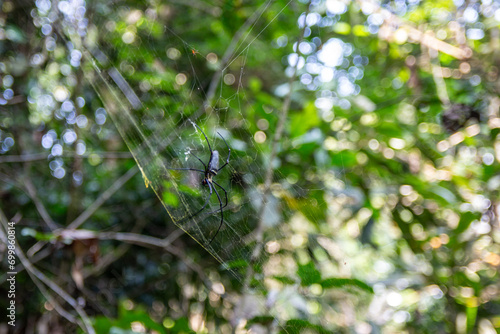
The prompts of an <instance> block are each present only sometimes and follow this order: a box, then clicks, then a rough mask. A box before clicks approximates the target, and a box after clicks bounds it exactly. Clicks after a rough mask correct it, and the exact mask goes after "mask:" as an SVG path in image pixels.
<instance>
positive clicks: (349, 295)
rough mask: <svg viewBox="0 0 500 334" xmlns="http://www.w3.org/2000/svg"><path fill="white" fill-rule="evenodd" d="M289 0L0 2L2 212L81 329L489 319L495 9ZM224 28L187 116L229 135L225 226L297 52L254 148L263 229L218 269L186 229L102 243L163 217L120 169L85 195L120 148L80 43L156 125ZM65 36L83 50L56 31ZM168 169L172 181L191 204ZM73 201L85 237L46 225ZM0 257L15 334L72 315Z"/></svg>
mask: <svg viewBox="0 0 500 334" xmlns="http://www.w3.org/2000/svg"><path fill="white" fill-rule="evenodd" d="M307 6H309V4H306V3H304V2H300V1H299V2H296V1H291V2H288V1H282V0H277V1H274V2H270V3H256V2H251V1H218V2H205V1H198V0H193V1H186V2H182V1H173V2H162V1H159V2H158V1H157V2H146V1H114V2H106V1H100V0H93V1H88V2H83V1H78V0H71V1H49V0H37V1H36V2H26V1H19V2H18V1H3V2H2V3H1V9H2V11H1V13H0V54H1V57H0V79H1V81H0V85H1V89H0V93H1V95H0V199H1V204H0V206H1V210H2V211H3V213H4V214H5V216H6V217H7V218H8V219H10V220H15V221H18V224H17V238H18V245H19V247H20V248H21V249H22V250H23V251H24V253H25V254H26V255H27V257H28V259H29V260H30V261H31V262H32V263H33V264H34V265H35V266H36V267H37V268H39V270H41V271H42V272H44V273H45V275H46V276H47V277H49V278H50V279H51V280H53V281H54V282H55V283H57V284H58V285H59V286H60V287H62V288H63V289H64V290H65V291H67V292H68V294H69V295H70V296H72V297H73V298H74V299H75V300H76V301H77V302H78V304H79V305H80V306H81V307H82V308H83V309H84V311H85V313H86V314H88V316H89V317H90V319H91V320H92V323H93V326H94V328H95V330H96V332H98V333H142V332H146V331H149V332H152V333H191V332H199V333H219V332H222V333H231V332H234V333H244V332H247V331H250V329H251V332H252V333H268V332H269V333H278V332H279V333H281V332H282V333H331V332H342V333H344V332H345V333H380V332H384V333H395V332H398V333H399V332H406V333H495V332H498V331H499V329H500V316H499V314H500V290H499V289H500V286H499V282H500V279H499V274H498V268H499V267H500V255H499V254H500V246H499V243H500V226H499V218H498V216H499V212H500V211H499V190H498V189H499V186H500V174H498V173H499V171H500V164H499V162H500V137H499V130H498V129H500V112H499V109H500V98H499V97H498V95H499V90H500V87H499V84H498V83H499V80H498V74H499V65H500V64H499V59H500V58H499V57H498V55H499V52H500V44H499V43H498V41H499V36H500V30H499V28H500V3H499V2H498V1H486V0H484V1H482V2H476V1H468V2H464V1H460V0H455V1H451V0H440V1H433V2H428V1H418V0H407V1H404V0H395V1H373V2H372V1H368V0H359V1H337V0H326V1H319V0H318V1H313V2H312V4H310V9H309V11H308V14H307V16H306V15H305V14H304V13H305V12H306V11H307ZM260 10H263V14H262V16H261V17H259V18H258V19H256V20H254V18H255V17H254V15H256V14H255V13H259V11H260ZM252 20H254V21H252ZM246 22H253V23H252V24H250V25H249V26H248V28H247V29H246V30H245V31H244V32H243V34H242V35H241V36H240V38H239V40H238V41H237V42H239V43H240V44H238V45H239V47H237V48H236V50H237V53H236V54H234V55H233V58H230V60H231V63H230V64H222V66H226V65H227V66H228V67H227V69H226V71H225V72H224V76H223V78H221V81H220V83H219V84H218V86H217V87H218V88H217V89H218V91H217V93H216V94H215V97H216V98H215V99H214V100H213V101H211V102H212V105H211V107H212V108H213V109H211V110H207V112H206V113H205V114H204V115H203V120H204V122H205V124H207V127H210V126H212V127H215V126H218V127H220V128H223V129H227V131H228V132H229V133H230V134H231V136H227V139H228V143H229V145H230V146H231V147H233V151H234V152H233V155H232V161H231V165H232V166H236V167H237V168H236V167H235V168H233V170H231V171H230V173H231V174H230V175H229V174H227V175H228V176H227V182H230V183H231V190H230V192H229V197H230V199H229V202H230V203H229V207H228V209H227V210H226V211H230V208H232V207H238V208H239V209H238V210H233V211H234V212H231V213H230V214H229V215H230V216H227V217H229V218H227V219H230V220H231V224H234V225H240V226H248V227H249V229H254V228H255V227H256V226H257V221H256V219H257V218H256V217H257V215H258V211H259V205H258V204H255V201H257V202H258V201H259V198H260V196H259V192H260V191H261V188H260V187H254V186H253V185H254V184H259V185H262V184H263V182H264V175H265V172H266V168H267V166H268V164H269V157H270V152H271V145H272V142H273V138H274V133H275V129H276V127H277V123H278V119H279V114H280V113H281V112H282V108H283V101H284V97H285V96H286V94H287V92H288V91H289V89H290V87H288V85H287V82H288V80H289V77H290V75H291V73H292V72H293V68H294V67H295V65H296V64H297V67H298V75H297V78H296V80H295V82H294V84H293V85H292V87H291V89H292V90H293V94H292V103H291V107H290V112H289V117H288V119H287V122H286V129H285V135H284V136H283V137H282V138H278V140H279V145H278V155H277V159H275V160H276V161H272V162H271V163H272V165H273V166H275V167H276V166H277V168H276V169H275V171H274V177H273V184H272V186H271V190H272V196H271V197H272V198H270V199H269V200H268V202H269V203H270V204H269V207H270V210H271V213H272V215H271V216H275V217H279V218H278V219H277V222H276V224H275V226H265V229H264V235H263V240H264V251H263V252H262V254H261V256H260V259H259V261H258V262H256V263H254V262H253V261H251V260H250V259H243V258H242V259H233V260H232V261H230V262H226V263H223V264H220V263H218V262H217V261H216V260H215V259H213V258H212V257H210V256H209V255H208V253H207V252H206V251H205V249H203V248H202V247H200V246H199V244H198V243H197V242H195V241H194V240H192V239H191V238H190V237H189V236H188V235H182V236H180V237H177V238H173V239H174V240H173V241H172V244H171V245H170V246H168V247H165V248H158V247H154V245H145V244H137V243H135V244H134V242H132V244H131V243H130V242H129V241H130V239H127V238H126V237H130V236H129V235H128V236H124V235H120V236H121V238H117V237H114V238H112V237H109V236H110V235H111V234H110V233H115V232H131V233H134V235H141V236H152V237H156V238H166V237H169V236H172V235H175V233H176V232H177V228H176V226H175V225H174V224H173V223H172V222H171V219H170V217H169V215H168V214H167V212H166V211H165V210H164V208H163V206H162V204H161V202H160V201H159V200H158V198H157V197H156V196H155V195H154V193H153V192H152V191H150V189H148V188H147V187H146V186H145V182H144V180H143V179H142V178H141V176H140V174H139V173H137V174H136V175H135V176H134V177H132V178H131V179H130V181H128V182H122V183H120V187H119V191H116V192H112V194H111V196H110V197H109V198H108V197H105V198H104V201H103V202H102V203H100V205H97V206H93V204H95V203H96V199H98V198H100V196H103V195H105V194H106V191H109V189H110V187H111V186H112V185H113V184H114V183H115V182H119V181H117V180H120V179H119V178H120V177H123V176H124V175H126V174H125V173H127V171H134V167H135V161H134V160H133V159H132V158H131V156H130V155H129V154H127V153H126V151H127V147H126V145H125V144H124V142H123V140H122V138H121V137H120V134H119V132H118V131H117V128H116V127H115V126H114V125H113V124H112V123H111V121H110V119H109V118H108V114H107V111H106V110H105V109H104V108H103V106H104V104H103V103H102V101H101V98H103V99H105V98H106V97H105V96H104V97H103V96H102V94H101V93H102V92H100V91H99V90H97V91H96V90H95V89H94V88H93V87H92V85H91V83H90V82H88V81H87V80H85V75H84V74H89V73H90V74H92V73H94V71H96V69H95V67H93V65H92V63H91V62H88V61H86V59H85V57H83V56H82V51H83V48H85V45H90V44H95V45H99V51H100V52H102V54H94V56H95V57H96V58H99V59H103V58H105V59H106V61H107V62H108V64H109V67H114V68H116V69H118V70H119V71H120V73H121V75H122V76H123V78H124V79H125V80H126V82H127V83H128V84H129V85H130V87H131V88H132V89H133V91H134V92H135V94H137V96H138V98H139V99H140V101H141V103H142V105H143V109H141V110H135V111H134V113H136V115H137V116H138V117H140V118H141V119H142V120H143V121H144V123H143V124H142V125H143V126H145V127H146V126H147V122H148V121H151V120H153V121H154V119H155V117H161V115H163V113H164V112H168V113H169V115H170V116H171V117H172V118H173V119H174V120H176V121H181V120H182V119H185V118H187V117H189V116H191V115H194V113H195V112H196V111H197V110H198V109H199V108H200V107H201V106H202V104H203V102H204V100H205V98H206V95H205V94H206V92H207V89H208V88H209V87H210V81H211V79H212V77H213V75H214V74H215V73H216V70H217V69H218V66H220V65H221V60H222V59H223V56H224V53H225V51H226V49H227V48H228V47H229V45H230V44H231V41H232V39H233V38H234V37H235V36H238V32H237V31H238V29H240V27H242V26H243V25H245V23H246ZM304 25H306V27H305V38H304V40H302V41H301V42H300V44H299V43H297V42H296V41H297V40H299V36H300V30H301V29H300V28H302V27H304ZM72 34H77V35H79V36H80V37H81V38H82V39H83V40H84V44H83V45H75V44H74V43H71V42H69V41H68V38H67V36H70V35H72ZM214 57H215V58H214ZM214 59H215V61H214ZM180 74H182V75H181V76H179V75H180ZM217 97H219V98H217ZM248 134H251V135H248ZM238 147H239V148H238ZM245 147H246V148H247V149H245ZM168 149H169V150H170V151H169V154H170V155H172V156H173V155H175V154H177V153H176V152H174V151H175V150H174V149H172V148H168ZM182 180H183V182H184V181H186V184H178V185H177V186H179V187H180V189H181V191H182V192H183V193H185V194H187V196H192V197H194V198H200V200H201V198H202V197H201V195H200V193H199V192H198V191H196V190H194V189H193V187H191V186H190V184H189V183H188V182H189V178H188V177H186V178H185V179H182ZM249 180H253V182H249ZM164 186H165V191H164V192H163V193H162V194H161V196H160V197H161V199H162V200H163V201H164V202H165V203H167V204H168V205H171V206H175V207H178V206H180V201H179V199H178V198H177V197H176V196H175V194H174V193H172V192H169V191H168V189H170V188H172V187H173V186H174V184H173V183H172V181H171V180H165V181H164ZM89 208H90V210H91V212H90V213H91V214H90V215H89V216H88V217H87V218H86V219H84V221H83V225H81V227H80V228H82V229H85V230H91V231H94V232H95V233H97V234H98V235H99V236H100V237H96V236H95V235H92V237H87V238H82V239H81V240H80V239H78V238H77V237H76V236H77V235H78V234H71V235H72V236H73V237H64V234H62V233H60V232H61V231H63V230H64V227H66V226H68V225H69V224H70V223H72V222H74V221H75V219H76V218H77V217H79V216H80V215H81V214H82V212H84V211H85V210H86V209H87V210H89ZM2 223H4V222H2ZM77 231H78V230H77ZM66 232H67V231H66ZM80 232H85V231H80ZM67 235H70V234H67ZM71 235H70V236H71ZM112 235H115V234H112ZM115 236H116V235H115ZM246 237H247V240H246V242H248V244H249V246H250V247H254V245H255V241H254V239H252V235H249V236H246ZM100 239H101V240H100ZM127 240H128V241H127ZM148 240H149V239H148ZM158 240H159V239H158ZM230 243H231V240H228V249H227V250H228V251H229V252H231V251H234V249H231V247H230ZM145 246H147V247H145ZM0 253H2V255H4V254H6V247H5V246H4V245H0ZM2 258H5V256H2ZM3 264H4V267H3V268H2V270H3V272H4V273H5V272H6V271H7V270H6V269H5V268H6V263H3ZM18 271H19V273H18V275H17V287H18V292H17V294H16V302H17V305H18V309H17V311H18V314H17V327H16V332H17V333H20V332H32V333H33V332H34V333H57V332H61V333H62V332H64V333H70V332H78V331H80V332H81V331H82V330H83V329H82V328H79V327H81V326H79V325H78V324H77V323H76V321H74V322H70V321H68V320H66V319H65V318H64V317H63V316H62V315H61V314H60V313H59V312H58V310H57V308H55V307H54V305H52V304H51V303H50V302H48V301H47V296H46V295H44V292H43V291H41V290H40V289H39V287H38V286H37V285H35V284H34V282H33V280H32V278H31V277H30V276H29V275H28V274H27V273H26V271H24V270H23V267H22V265H19V266H18ZM249 273H250V274H249ZM235 274H236V275H235ZM247 274H248V277H247V276H246V275H247ZM245 277H247V278H248V280H246V279H245ZM5 278H6V277H5V275H3V276H0V281H1V282H2V285H1V289H0V295H1V296H6V295H7V289H6V286H7V284H6V282H5ZM49 292H50V293H51V294H52V295H53V296H54V298H55V300H56V301H57V302H58V303H59V304H60V305H61V306H62V308H64V309H65V310H67V312H69V313H70V314H72V315H73V316H75V317H77V318H80V317H81V314H78V313H77V312H76V310H75V309H73V308H72V306H70V305H69V304H68V303H66V302H64V301H63V299H62V298H60V296H58V294H57V293H54V292H53V291H52V290H49ZM7 303H8V299H7V298H2V301H1V302H0V306H1V307H2V308H4V307H7ZM1 321H2V322H4V320H1ZM1 326H2V329H3V328H6V326H7V325H6V324H5V323H2V324H1Z"/></svg>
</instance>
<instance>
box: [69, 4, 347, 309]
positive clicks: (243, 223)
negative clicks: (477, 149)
mask: <svg viewBox="0 0 500 334" xmlns="http://www.w3.org/2000/svg"><path fill="white" fill-rule="evenodd" d="M290 3H291V1H289V2H282V3H272V2H271V1H267V2H265V3H263V4H262V5H261V6H260V7H259V8H258V10H257V11H256V12H255V13H254V14H253V15H251V16H250V17H249V18H248V19H247V21H246V22H245V24H244V25H243V26H242V27H240V28H239V30H238V31H237V32H236V33H235V35H234V36H232V39H231V38H229V39H228V48H227V49H226V50H222V51H221V50H213V51H210V50H209V51H206V50H200V48H201V47H202V46H203V42H202V41H197V39H196V33H197V31H196V29H199V27H200V25H201V26H202V25H203V23H200V22H197V23H196V24H195V25H194V28H192V29H194V30H193V31H191V30H190V29H191V26H190V24H194V23H192V22H187V25H186V26H185V27H184V28H183V31H177V30H174V29H176V28H178V27H179V26H180V25H179V23H177V24H175V26H174V25H172V26H170V25H169V24H168V23H166V22H165V21H162V20H161V19H160V18H158V17H156V16H155V15H154V14H153V13H148V12H147V11H139V10H131V9H129V8H127V10H128V11H129V14H128V17H127V19H126V20H127V21H128V23H130V24H131V25H135V26H138V28H137V31H133V30H127V29H128V28H126V27H115V26H113V24H112V23H110V22H111V21H106V19H105V18H103V16H101V15H94V16H92V20H93V23H94V24H95V26H93V27H92V28H90V29H89V30H88V31H85V32H83V31H81V30H79V29H76V28H74V27H75V23H78V22H75V19H74V17H72V16H71V13H70V12H68V13H65V14H66V16H65V18H66V20H65V22H64V24H65V25H66V26H65V35H66V36H68V37H67V38H68V42H69V44H70V46H71V47H73V48H74V49H75V50H80V51H81V57H82V66H83V73H84V75H85V77H86V79H87V80H88V81H89V82H90V83H91V84H92V85H93V87H94V89H95V91H96V92H97V94H98V95H99V97H100V99H101V101H102V103H103V104H104V107H105V111H106V113H107V115H109V116H110V118H111V119H112V121H113V123H114V125H115V126H116V128H117V129H118V131H119V132H120V134H121V136H122V137H123V140H124V141H125V143H126V144H127V146H128V148H129V150H130V151H131V152H132V154H133V157H134V159H135V161H136V163H137V165H138V166H139V168H140V171H141V173H142V176H143V179H144V182H145V185H146V187H149V188H151V189H152V190H153V191H154V192H155V193H156V195H157V196H158V198H159V200H160V201H161V203H162V204H163V206H164V208H165V210H166V211H167V212H168V214H169V216H170V218H171V221H172V223H174V224H175V225H176V226H178V227H179V228H181V229H182V230H184V231H185V232H186V233H187V234H189V235H190V236H191V237H192V238H193V239H194V240H196V241H197V242H198V243H199V244H200V245H201V246H203V247H204V248H205V249H206V250H207V251H208V252H209V253H210V254H211V255H212V256H213V257H214V258H216V259H217V260H218V261H219V262H220V263H221V264H223V267H224V268H225V269H227V270H229V271H230V272H231V273H232V274H233V275H235V276H236V277H237V278H238V279H239V280H240V281H241V282H243V280H244V277H243V275H242V274H241V272H240V271H239V267H243V268H245V267H248V266H249V265H250V263H252V261H254V263H256V264H257V265H262V264H263V260H262V259H260V258H258V259H256V260H254V259H251V257H252V251H253V250H254V247H255V242H254V239H253V238H254V235H253V233H252V232H253V231H254V229H255V228H256V225H257V220H258V212H259V211H260V209H261V206H262V205H263V204H262V203H263V202H264V199H263V195H262V189H263V183H264V179H265V173H266V168H267V166H268V164H269V163H272V164H274V165H275V164H276V163H277V161H271V162H269V161H266V160H265V159H266V157H267V158H269V156H270V143H271V142H272V138H265V134H264V132H262V131H257V132H255V130H252V129H251V122H250V121H248V120H247V118H249V116H250V115H252V114H254V113H256V111H255V110H253V109H252V106H251V103H250V101H248V99H247V95H246V91H247V90H248V89H249V88H248V85H249V82H250V81H251V80H250V79H251V78H248V77H247V76H246V73H245V69H246V68H247V66H249V64H248V63H249V62H251V61H253V60H255V58H256V57H258V53H259V36H260V35H261V34H263V33H265V32H266V30H267V28H268V27H270V26H272V25H274V24H278V19H279V17H280V15H285V14H284V13H283V12H284V11H286V10H290V8H289V7H290ZM144 5H146V4H144ZM304 7H305V6H304ZM100 10H101V13H100V14H102V15H106V14H107V15H111V14H112V12H111V11H110V8H108V7H106V8H101V9H100ZM203 10H205V11H207V10H210V8H209V7H207V8H204V9H203ZM302 10H303V11H304V10H305V8H304V9H302ZM300 14H301V11H300V10H298V11H297V12H296V13H294V15H297V18H298V21H299V26H301V25H302V26H303V25H304V24H305V23H304V22H305V16H304V14H303V13H302V15H301V16H300ZM299 16H300V18H299ZM99 20H103V21H101V22H100V21H99ZM141 20H142V22H141V23H140V24H137V22H138V21H141ZM201 20H202V21H203V19H201ZM300 22H302V23H300ZM77 26H78V25H77ZM101 34H114V35H116V41H117V42H116V44H121V45H122V47H121V48H116V47H111V46H108V45H106V46H104V45H101V44H100V43H99V38H98V36H99V35H101ZM297 35H298V32H297ZM296 37H298V36H296ZM113 38H114V36H113ZM158 40H161V41H162V43H160V44H161V47H160V46H158ZM282 43H283V42H282ZM290 44H292V43H291V42H290V43H288V45H290ZM137 45H140V46H137ZM285 45H287V43H286V42H284V43H283V45H282V46H281V47H284V46H285ZM144 46H145V47H147V48H148V52H141V47H144ZM113 54H119V55H120V59H126V61H123V62H122V63H120V64H117V63H115V62H114V57H113ZM150 54H153V55H154V56H155V59H149V58H148V57H149V55H150ZM293 55H295V56H296V53H293V52H292V55H291V56H289V57H288V60H287V63H288V65H289V67H288V69H287V75H288V76H290V75H291V70H292V69H293V67H295V66H296V67H301V66H303V64H300V60H299V59H297V58H294V56H293ZM200 62H203V63H206V67H207V68H208V70H207V71H200V69H199V68H200V65H199V63H200ZM214 73H215V74H214ZM158 77H160V78H161V80H158ZM287 81H288V80H287V78H286V75H284V77H283V80H282V81H281V85H279V86H278V87H277V88H276V95H278V96H281V97H284V96H285V95H286V92H287V91H288V90H289V89H290V87H288V86H287V84H286V82H287ZM263 108H264V111H265V113H267V114H269V113H277V112H278V110H274V109H272V108H267V107H266V106H263ZM230 113H236V114H237V115H238V117H234V116H233V117H232V121H231V122H228V121H227V118H229V115H230ZM195 125H198V126H199V127H200V128H201V129H202V130H203V131H204V133H205V134H206V135H207V137H208V141H209V142H210V145H211V147H212V149H213V150H218V151H219V153H220V165H222V164H223V163H224V162H225V159H226V157H227V155H228V151H227V147H226V145H225V143H224V142H223V141H222V140H221V138H220V137H219V135H218V134H219V133H220V135H221V136H222V137H223V138H224V139H225V140H226V141H227V143H228V145H229V146H230V148H231V157H230V162H229V164H228V165H227V166H226V167H225V168H224V169H222V170H221V171H220V173H219V174H218V175H217V176H215V177H214V180H215V181H216V182H218V183H219V184H220V185H221V186H222V187H223V188H224V189H225V190H226V191H227V195H228V199H229V200H228V205H227V207H226V208H224V210H223V215H224V224H223V226H222V228H221V230H220V231H219V233H218V235H217V236H216V237H215V239H214V240H213V242H212V243H211V244H209V241H210V240H211V239H212V237H214V235H215V232H216V231H217V229H218V228H219V225H220V219H221V218H220V207H219V201H218V200H217V196H216V194H215V192H214V194H213V195H212V198H211V200H210V201H209V203H208V205H207V207H206V208H205V210H202V211H201V212H200V213H199V214H196V215H194V214H195V213H196V212H198V211H199V210H200V208H201V207H202V206H203V204H204V203H205V201H206V199H207V198H208V195H209V191H208V188H207V187H206V186H203V184H202V182H201V181H202V174H201V173H199V172H196V171H186V170H172V169H182V168H194V169H204V167H203V166H202V164H201V163H200V161H198V159H197V158H196V157H195V155H196V156H198V157H199V158H200V159H201V160H202V161H203V162H204V163H205V164H208V160H209V157H210V150H209V148H208V147H207V143H206V141H205V138H204V136H203V134H202V133H201V132H200V131H199V129H198V128H197V127H196V126H195ZM257 133H258V134H257ZM270 133H271V135H272V131H271V132H270ZM263 134H264V137H262V135H263ZM259 136H260V137H259ZM309 136H310V137H311V138H307V137H304V138H301V139H298V141H297V142H296V143H295V144H300V143H303V142H307V141H308V140H317V138H315V137H314V133H313V134H310V135H309ZM299 141H301V142H299ZM193 153H194V154H193ZM341 165H342V166H343V162H342V163H341ZM275 167H276V166H275ZM342 173H343V170H342V171H341V172H340V174H342ZM275 175H278V176H281V177H279V179H285V178H284V177H282V175H281V174H280V172H279V171H278V170H275ZM274 181H276V182H277V183H279V180H278V178H277V179H274ZM344 181H345V180H344ZM295 182H296V181H295ZM295 182H293V183H291V184H288V185H286V186H285V188H280V189H276V191H277V192H285V193H286V192H287V191H290V192H295V193H300V192H304V191H303V189H301V188H300V187H299V186H297V185H293V184H294V183H295ZM287 187H288V188H287ZM218 191H219V195H220V196H221V200H222V202H223V204H225V200H224V198H225V196H224V192H223V191H222V190H221V189H218ZM266 201H267V205H266V207H265V212H264V214H263V215H262V217H263V219H264V221H263V223H264V226H265V227H266V236H267V238H266V240H264V243H265V242H267V241H270V240H281V239H284V238H285V235H287V233H286V231H284V230H283V231H282V230H281V229H280V228H284V229H286V227H280V225H279V223H280V222H281V221H283V220H284V219H285V218H284V215H285V214H286V213H284V211H283V208H281V207H280V203H279V200H278V199H277V196H268V198H266ZM311 204H312V205H311V210H315V208H314V203H313V200H311ZM193 215H194V216H193ZM260 284H263V283H260ZM281 302H282V303H284V304H286V302H287V301H285V300H283V301H281Z"/></svg>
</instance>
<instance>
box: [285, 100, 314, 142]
mask: <svg viewBox="0 0 500 334" xmlns="http://www.w3.org/2000/svg"><path fill="white" fill-rule="evenodd" d="M290 118H291V122H290V124H291V125H290V129H291V131H290V132H291V135H292V137H293V138H294V137H298V136H301V135H303V134H304V133H306V132H307V131H308V130H310V129H311V128H313V127H316V126H318V125H319V124H320V119H319V117H318V111H317V109H316V106H315V105H314V102H313V101H311V102H309V103H307V104H306V105H305V106H304V109H303V110H302V111H299V112H295V113H292V114H291V115H290Z"/></svg>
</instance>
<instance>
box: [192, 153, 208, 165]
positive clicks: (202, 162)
mask: <svg viewBox="0 0 500 334" xmlns="http://www.w3.org/2000/svg"><path fill="white" fill-rule="evenodd" d="M189 154H191V155H192V156H193V157H195V158H196V159H198V161H199V162H201V163H202V165H203V167H205V169H207V165H205V163H204V162H203V161H201V159H200V158H198V157H197V156H196V155H195V154H194V153H192V152H189Z"/></svg>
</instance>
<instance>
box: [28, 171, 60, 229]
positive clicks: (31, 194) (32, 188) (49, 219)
mask: <svg viewBox="0 0 500 334" xmlns="http://www.w3.org/2000/svg"><path fill="white" fill-rule="evenodd" d="M25 170H26V171H27V168H25ZM27 174H28V173H25V175H24V177H23V181H24V187H25V189H26V191H27V192H28V195H29V197H30V198H31V200H32V201H33V203H34V204H35V207H36V209H37V210H38V213H39V214H40V216H41V217H42V219H43V221H44V222H45V224H47V226H48V227H49V229H50V230H51V231H53V230H55V229H57V228H58V227H59V226H58V224H56V222H55V221H54V220H52V217H51V216H50V215H49V213H48V212H47V209H45V206H44V205H43V203H42V201H41V200H40V198H39V197H38V194H37V191H36V189H35V186H34V185H33V182H31V178H30V177H29V176H28V175H27Z"/></svg>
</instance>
